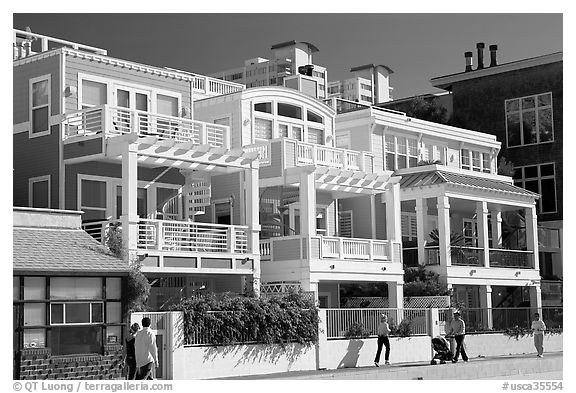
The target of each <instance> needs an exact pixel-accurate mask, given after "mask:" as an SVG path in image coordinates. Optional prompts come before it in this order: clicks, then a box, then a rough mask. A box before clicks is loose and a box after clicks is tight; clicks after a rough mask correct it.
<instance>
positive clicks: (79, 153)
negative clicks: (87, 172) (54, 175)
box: [63, 138, 102, 160]
mask: <svg viewBox="0 0 576 393" xmlns="http://www.w3.org/2000/svg"><path fill="white" fill-rule="evenodd" d="M98 153H102V138H97V139H90V140H87V141H80V142H76V143H68V144H66V145H64V151H63V156H64V159H65V160H66V159H69V158H76V157H85V156H89V155H92V154H98Z"/></svg>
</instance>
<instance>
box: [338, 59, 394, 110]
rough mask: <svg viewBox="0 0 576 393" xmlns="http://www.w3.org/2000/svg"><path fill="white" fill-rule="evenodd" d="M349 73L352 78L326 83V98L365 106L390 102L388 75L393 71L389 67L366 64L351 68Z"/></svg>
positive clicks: (391, 88)
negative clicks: (340, 99) (339, 99)
mask: <svg viewBox="0 0 576 393" xmlns="http://www.w3.org/2000/svg"><path fill="white" fill-rule="evenodd" d="M350 72H351V73H352V74H353V77H352V78H347V79H343V80H340V81H333V82H328V98H342V99H344V100H348V101H354V102H358V103H360V104H365V105H373V104H379V103H384V102H388V101H390V100H392V94H391V93H392V90H393V87H391V86H390V75H391V74H393V73H394V71H392V69H391V68H390V67H387V66H385V65H381V64H380V65H374V64H366V65H363V66H359V67H353V68H351V69H350Z"/></svg>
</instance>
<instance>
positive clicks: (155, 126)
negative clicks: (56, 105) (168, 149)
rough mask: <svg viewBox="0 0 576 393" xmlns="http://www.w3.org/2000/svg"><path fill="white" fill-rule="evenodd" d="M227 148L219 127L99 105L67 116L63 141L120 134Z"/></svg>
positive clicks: (225, 128)
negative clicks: (77, 137) (76, 137)
mask: <svg viewBox="0 0 576 393" xmlns="http://www.w3.org/2000/svg"><path fill="white" fill-rule="evenodd" d="M132 133H134V134H137V135H140V136H155V137H157V138H158V139H161V140H175V141H177V142H192V143H194V144H198V145H210V146H213V147H224V148H227V149H229V148H230V128H229V127H228V126H223V125H219V124H212V123H206V122H202V121H196V120H190V119H185V118H182V117H174V116H168V115H160V114H157V113H150V112H143V111H137V110H131V109H126V108H120V107H115V106H110V105H102V106H97V107H94V108H88V109H84V110H81V111H78V112H74V113H71V114H68V115H67V116H66V118H65V120H64V139H65V140H66V139H68V138H72V137H75V136H89V135H97V134H104V135H106V136H115V135H123V134H132Z"/></svg>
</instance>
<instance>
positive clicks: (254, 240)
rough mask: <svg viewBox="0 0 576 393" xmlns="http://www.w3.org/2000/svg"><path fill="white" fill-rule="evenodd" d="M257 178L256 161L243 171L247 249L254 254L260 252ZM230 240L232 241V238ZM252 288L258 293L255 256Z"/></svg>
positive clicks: (258, 262)
mask: <svg viewBox="0 0 576 393" xmlns="http://www.w3.org/2000/svg"><path fill="white" fill-rule="evenodd" d="M258 180H259V178H258V163H253V164H252V168H250V169H246V170H245V171H244V193H245V197H244V204H245V207H246V214H245V217H246V225H247V226H248V242H249V244H248V251H249V252H251V253H252V254H255V255H258V254H260V213H259V206H258V199H259V193H258V186H259V182H258ZM231 241H232V243H234V239H231ZM252 290H253V291H254V294H255V295H256V296H258V295H259V294H260V258H255V259H254V262H253V270H252Z"/></svg>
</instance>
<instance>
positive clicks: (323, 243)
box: [260, 235, 402, 262]
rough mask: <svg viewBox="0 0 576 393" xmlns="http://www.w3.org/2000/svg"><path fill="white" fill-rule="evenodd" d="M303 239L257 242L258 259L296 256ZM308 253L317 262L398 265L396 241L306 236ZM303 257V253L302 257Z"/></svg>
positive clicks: (282, 237)
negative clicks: (258, 249) (374, 262)
mask: <svg viewBox="0 0 576 393" xmlns="http://www.w3.org/2000/svg"><path fill="white" fill-rule="evenodd" d="M304 237H305V236H300V235H295V236H280V237H273V238H270V239H263V240H260V256H261V257H262V259H261V260H263V261H266V260H274V255H275V253H278V254H281V255H283V257H285V255H286V254H291V255H294V256H295V258H296V256H298V258H300V257H299V255H301V251H302V250H300V249H299V248H301V247H302V243H303V242H302V241H301V239H302V238H304ZM309 244H310V254H309V255H317V257H319V258H320V259H341V260H344V259H349V260H352V259H354V260H365V261H386V262H401V253H402V251H401V248H402V247H401V244H400V242H391V241H389V240H375V239H352V238H345V237H333V236H323V235H313V236H310V242H309ZM302 255H303V254H302Z"/></svg>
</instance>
